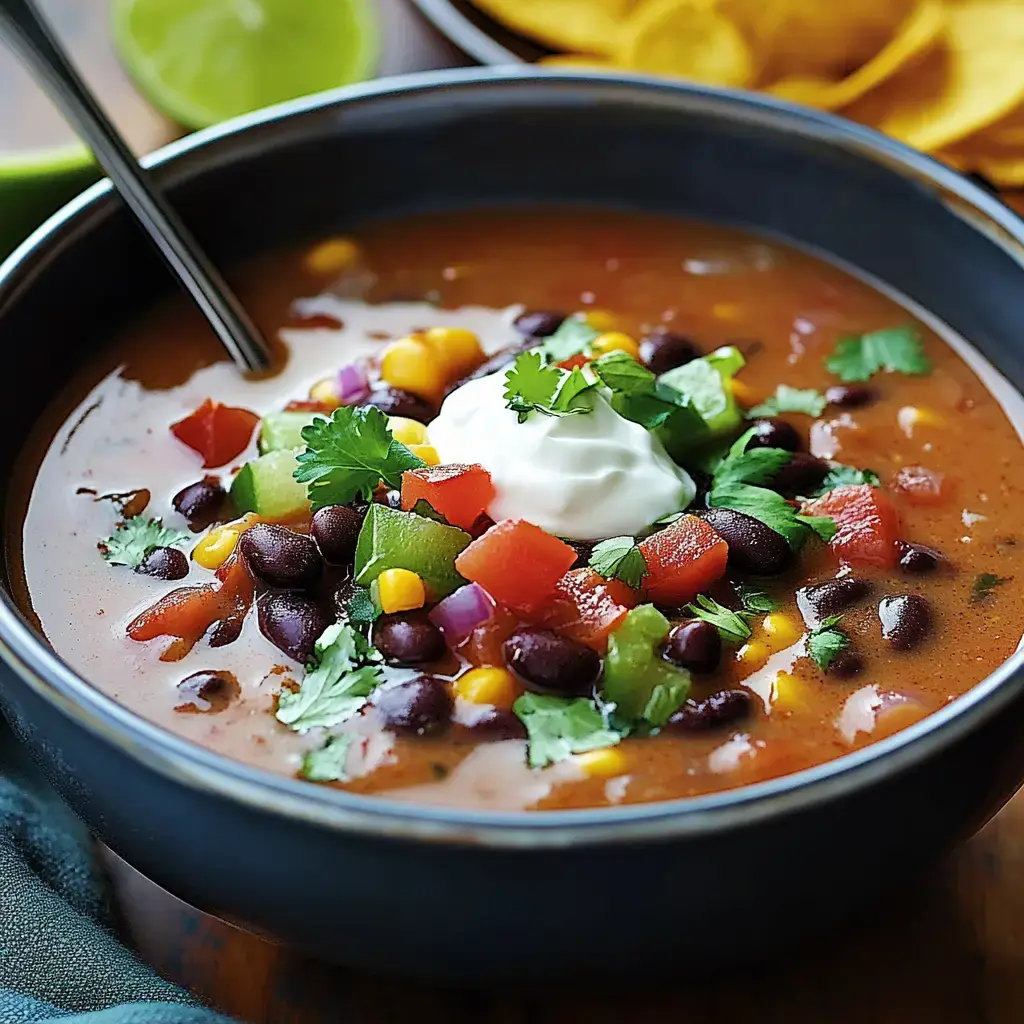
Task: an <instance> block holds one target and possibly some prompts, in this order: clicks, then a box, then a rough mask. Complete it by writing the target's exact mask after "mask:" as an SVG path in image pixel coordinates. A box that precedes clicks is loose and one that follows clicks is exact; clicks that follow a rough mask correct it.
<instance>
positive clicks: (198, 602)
mask: <svg viewBox="0 0 1024 1024" xmlns="http://www.w3.org/2000/svg"><path fill="white" fill-rule="evenodd" d="M225 565H227V566H229V568H228V571H227V572H226V573H225V574H224V577H223V581H222V582H221V584H220V586H219V587H215V586H213V585H212V584H209V583H204V584H202V585H201V586H195V587H179V588H178V589H177V590H172V591H171V592H170V593H169V594H165V595H164V596H163V597H161V598H160V600H159V601H157V602H156V603H155V604H153V605H150V607H149V608H147V609H146V610H145V611H144V612H142V613H141V614H139V615H138V616H136V617H135V618H134V619H133V620H132V621H131V622H130V623H129V624H128V636H130V637H131V638H132V640H138V641H140V642H141V641H146V640H155V639H156V638H157V637H159V636H172V637H177V638H178V640H179V641H181V642H180V643H176V644H174V645H172V647H171V648H169V650H168V651H166V652H165V653H164V655H163V656H162V659H161V660H163V661H177V660H178V659H179V658H183V657H184V656H185V655H186V654H188V652H189V651H190V650H191V649H192V648H193V647H194V646H195V644H196V643H197V642H198V641H199V639H200V638H201V637H202V636H203V635H204V634H205V633H206V631H207V630H208V629H209V628H210V627H211V626H212V625H213V624H214V623H215V622H216V623H221V624H224V625H225V626H226V627H227V628H226V629H225V630H224V632H223V634H222V635H224V636H232V630H231V628H230V627H231V626H233V625H235V624H237V623H239V622H240V621H241V619H242V618H244V616H245V614H246V612H248V610H249V608H250V607H251V605H252V599H253V594H254V592H255V582H254V580H253V577H252V574H251V573H250V572H249V567H248V565H247V564H246V561H245V559H244V558H241V557H240V556H239V555H237V554H236V555H233V556H232V557H231V559H230V560H229V561H228V562H225ZM234 636H237V632H235V633H234ZM232 639H233V636H232ZM225 642H227V641H226V640H225Z"/></svg>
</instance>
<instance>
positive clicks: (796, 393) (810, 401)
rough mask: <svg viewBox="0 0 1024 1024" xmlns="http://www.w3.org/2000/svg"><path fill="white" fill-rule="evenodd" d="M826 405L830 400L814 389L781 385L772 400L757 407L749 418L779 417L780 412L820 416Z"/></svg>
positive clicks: (752, 410)
mask: <svg viewBox="0 0 1024 1024" xmlns="http://www.w3.org/2000/svg"><path fill="white" fill-rule="evenodd" d="M826 405H828V399H826V398H825V396H824V395H823V394H822V393H821V392H820V391H815V390H814V388H806V389H803V388H791V387H790V386H789V385H788V384H780V385H779V386H778V387H777V388H776V389H775V394H774V395H772V397H771V398H769V399H768V400H767V401H765V402H762V403H761V405H755V406H754V408H753V409H751V410H750V411H749V412H748V413H747V418H748V419H757V418H758V417H759V416H778V415H779V413H780V412H802V413H806V414H807V415H808V416H820V415H821V414H822V413H823V412H824V411H825V406H826Z"/></svg>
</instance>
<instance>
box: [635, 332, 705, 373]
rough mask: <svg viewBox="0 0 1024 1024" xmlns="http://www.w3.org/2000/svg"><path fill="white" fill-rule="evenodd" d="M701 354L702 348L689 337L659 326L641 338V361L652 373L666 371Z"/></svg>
mask: <svg viewBox="0 0 1024 1024" xmlns="http://www.w3.org/2000/svg"><path fill="white" fill-rule="evenodd" d="M699 355H700V349H699V348H698V347H697V345H696V344H695V343H694V342H692V341H691V340H690V339H689V338H687V337H684V336H683V335H682V334H675V333H673V332H672V331H669V330H667V329H666V328H664V327H658V328H656V329H655V330H653V331H651V333H650V334H648V335H646V336H645V337H643V338H641V339H640V362H642V363H643V364H644V366H646V367H647V369H648V370H650V371H651V373H658V374H661V373H665V372H667V371H668V370H673V369H675V367H677V366H682V365H683V364H684V363H690V362H692V361H693V360H694V359H696V358H697V357H698V356H699Z"/></svg>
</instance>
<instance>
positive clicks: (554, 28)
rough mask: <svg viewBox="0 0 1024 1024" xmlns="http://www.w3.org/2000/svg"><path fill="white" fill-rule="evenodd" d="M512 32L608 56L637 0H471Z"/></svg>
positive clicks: (554, 45)
mask: <svg viewBox="0 0 1024 1024" xmlns="http://www.w3.org/2000/svg"><path fill="white" fill-rule="evenodd" d="M473 2H474V4H475V5H476V6H477V7H479V8H480V10H482V11H484V12H485V13H486V14H489V15H490V16H491V17H492V18H494V19H495V21H500V22H501V23H502V24H503V25H505V26H506V27H507V28H510V29H512V31H513V32H518V33H520V34H521V35H524V36H528V37H529V38H530V39H535V40H537V42H540V43H543V44H544V45H545V46H550V47H551V48H552V49H554V50H570V51H578V52H580V53H596V54H601V55H602V56H610V55H611V54H612V53H614V52H615V50H616V48H617V46H618V44H619V42H620V40H621V37H622V22H623V20H624V19H625V18H626V17H627V16H628V15H629V13H630V12H631V11H632V10H633V8H634V7H636V5H637V3H638V0H473Z"/></svg>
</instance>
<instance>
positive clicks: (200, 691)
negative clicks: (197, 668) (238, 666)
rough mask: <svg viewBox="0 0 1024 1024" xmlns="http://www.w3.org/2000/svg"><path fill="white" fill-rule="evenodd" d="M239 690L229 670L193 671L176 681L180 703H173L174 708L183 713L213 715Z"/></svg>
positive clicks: (222, 708) (226, 704)
mask: <svg viewBox="0 0 1024 1024" xmlns="http://www.w3.org/2000/svg"><path fill="white" fill-rule="evenodd" d="M241 692H242V689H241V687H240V686H239V685H238V680H237V679H236V678H235V677H234V676H233V675H232V674H231V673H230V672H214V671H212V670H204V671H202V672H193V673H192V675H190V676H186V677H185V678H184V679H182V681H181V682H180V683H178V696H179V697H181V703H180V704H177V705H175V708H174V710H175V711H181V712H183V713H185V714H206V715H215V714H216V713H217V712H218V711H223V710H224V709H225V708H226V707H227V706H228V705H229V704H230V703H231V702H232V701H233V700H234V699H235V698H236V697H237V696H238V695H239V694H240V693H241Z"/></svg>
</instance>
